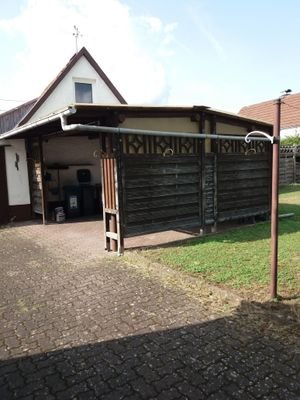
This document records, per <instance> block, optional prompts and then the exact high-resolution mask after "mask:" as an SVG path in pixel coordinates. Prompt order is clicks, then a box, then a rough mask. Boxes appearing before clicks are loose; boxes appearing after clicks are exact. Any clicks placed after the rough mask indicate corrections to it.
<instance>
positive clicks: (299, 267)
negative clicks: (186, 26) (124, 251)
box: [147, 185, 300, 300]
mask: <svg viewBox="0 0 300 400" xmlns="http://www.w3.org/2000/svg"><path fill="white" fill-rule="evenodd" d="M279 212H280V214H285V213H290V212H293V213H294V214H295V215H294V217H292V218H287V219H281V220H280V222H279V234H280V236H279V265H278V273H279V281H278V292H279V294H280V295H281V296H283V297H288V296H296V295H297V294H298V295H299V294H300V185H296V186H294V185H290V186H285V187H282V188H281V190H280V211H279ZM147 254H148V255H149V256H150V257H152V258H154V259H155V260H158V261H160V262H162V263H165V264H168V265H170V266H173V267H177V268H180V269H183V270H186V271H188V272H192V273H200V274H202V276H204V278H205V279H206V280H207V281H209V282H211V283H214V284H218V285H221V286H227V287H230V288H232V289H235V290H237V291H238V292H240V293H241V294H242V295H243V296H246V297H248V298H250V299H251V298H255V299H260V300H263V299H266V298H268V297H269V283H270V223H269V222H266V223H259V224H256V225H253V226H246V227H245V226H244V227H241V228H237V229H233V230H231V231H227V232H225V233H220V234H217V235H214V236H206V237H203V238H200V239H199V238H197V239H195V240H192V241H189V242H186V243H183V244H180V245H177V246H172V247H168V248H163V249H154V250H148V251H147Z"/></svg>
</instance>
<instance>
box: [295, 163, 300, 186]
mask: <svg viewBox="0 0 300 400" xmlns="http://www.w3.org/2000/svg"><path fill="white" fill-rule="evenodd" d="M296 183H300V162H297V163H296Z"/></svg>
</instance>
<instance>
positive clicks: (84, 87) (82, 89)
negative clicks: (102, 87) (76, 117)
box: [75, 82, 93, 103]
mask: <svg viewBox="0 0 300 400" xmlns="http://www.w3.org/2000/svg"><path fill="white" fill-rule="evenodd" d="M75 101H76V103H92V102H93V93H92V84H91V83H81V82H75Z"/></svg>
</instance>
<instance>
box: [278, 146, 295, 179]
mask: <svg viewBox="0 0 300 400" xmlns="http://www.w3.org/2000/svg"><path fill="white" fill-rule="evenodd" d="M294 168H295V162H294V157H293V155H292V154H291V155H289V154H283V155H280V161H279V184H280V185H289V184H291V183H295V171H294Z"/></svg>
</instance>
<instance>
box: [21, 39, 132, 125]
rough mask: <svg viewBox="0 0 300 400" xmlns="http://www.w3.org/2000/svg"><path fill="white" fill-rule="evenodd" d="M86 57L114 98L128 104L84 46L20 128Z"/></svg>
mask: <svg viewBox="0 0 300 400" xmlns="http://www.w3.org/2000/svg"><path fill="white" fill-rule="evenodd" d="M82 56H84V57H85V58H86V59H87V61H88V62H89V63H90V64H91V66H92V67H93V68H94V69H95V71H96V72H97V73H98V75H99V76H100V77H101V78H102V79H103V81H104V82H105V84H106V85H107V86H108V87H109V89H110V90H111V91H112V93H113V94H114V96H115V97H116V98H117V99H118V100H119V101H120V103H122V104H126V100H125V99H124V97H123V96H122V95H121V94H120V92H119V91H118V90H117V88H116V87H115V86H114V85H113V84H112V82H111V81H110V80H109V78H108V77H107V75H106V74H105V73H104V71H103V70H102V69H101V68H100V66H99V65H98V64H97V62H96V61H95V59H94V58H93V57H92V56H91V54H90V53H89V52H88V50H87V49H86V48H85V47H84V46H83V47H82V48H81V49H80V50H79V52H78V53H75V54H73V56H72V57H71V58H70V59H69V61H68V62H67V64H66V65H65V66H64V67H63V68H62V70H61V71H60V72H59V73H58V74H57V76H56V77H55V78H54V79H53V80H52V81H51V82H50V83H49V85H48V86H47V87H46V88H45V89H44V90H43V92H42V94H41V95H40V96H39V97H38V99H37V101H36V103H35V104H34V106H33V107H32V108H31V109H30V110H29V111H28V113H27V114H26V115H25V116H24V117H23V118H22V119H21V120H20V121H19V123H18V126H20V125H23V124H24V123H26V122H28V120H29V119H30V118H31V117H32V116H33V115H34V113H35V112H36V111H37V110H38V109H39V107H40V106H41V105H42V104H43V103H44V102H45V100H47V98H48V97H49V96H50V95H51V93H52V92H53V91H54V90H55V88H56V87H57V86H58V85H59V83H60V82H61V81H62V80H63V78H64V77H65V76H66V75H67V73H68V72H69V71H70V70H71V69H72V68H73V66H74V65H75V64H76V62H77V61H78V60H79V59H80V58H81V57H82Z"/></svg>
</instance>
